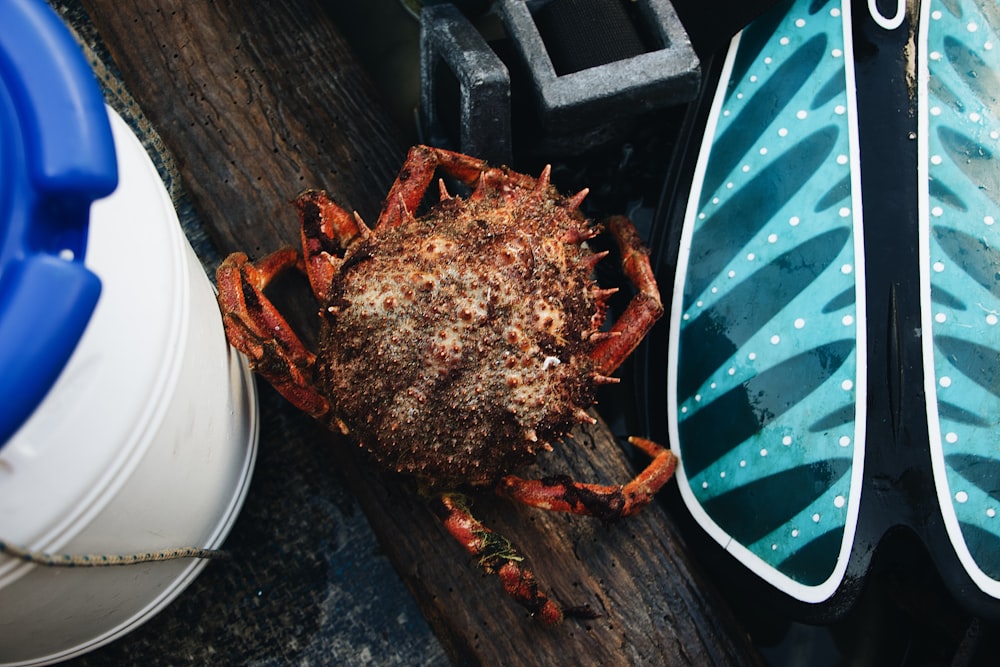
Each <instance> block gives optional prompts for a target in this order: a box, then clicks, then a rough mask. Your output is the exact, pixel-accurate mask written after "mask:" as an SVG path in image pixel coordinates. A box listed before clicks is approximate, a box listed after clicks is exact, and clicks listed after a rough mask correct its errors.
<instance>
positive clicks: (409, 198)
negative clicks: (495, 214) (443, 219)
mask: <svg viewBox="0 0 1000 667" xmlns="http://www.w3.org/2000/svg"><path fill="white" fill-rule="evenodd" d="M438 169H441V171H443V172H444V173H446V174H448V175H450V176H452V177H454V178H457V179H458V180H459V181H461V182H463V183H465V184H466V185H467V186H469V187H472V186H474V185H476V184H477V182H479V180H480V179H482V180H484V181H488V182H499V181H500V180H503V181H504V182H506V183H508V184H510V185H514V186H517V187H522V188H534V187H535V186H536V185H537V181H536V179H533V178H531V177H529V176H526V175H524V174H519V173H517V172H513V171H510V170H509V169H506V168H502V167H501V168H494V167H490V166H489V164H487V163H486V162H485V161H483V160H480V159H477V158H474V157H470V156H468V155H463V154H462V153H455V152H454V151H449V150H445V149H443V148H434V147H433V146H414V147H413V148H411V149H410V152H409V154H408V155H407V156H406V162H405V163H404V164H403V167H402V169H400V171H399V176H397V177H396V181H395V182H394V183H393V184H392V187H391V188H389V194H388V196H386V198H385V205H384V207H383V208H382V213H381V214H380V215H379V220H378V224H377V225H376V226H375V228H376V230H378V229H379V228H380V227H383V226H386V227H394V226H396V225H398V224H400V223H401V222H402V221H403V220H405V219H407V217H408V216H410V215H412V213H413V212H414V211H416V210H417V207H418V206H420V202H421V200H422V199H423V198H424V193H426V192H427V188H428V187H429V186H430V184H431V181H432V180H433V178H434V174H435V172H436V171H437V170H438ZM545 183H546V184H547V183H548V181H547V180H546V181H545Z"/></svg>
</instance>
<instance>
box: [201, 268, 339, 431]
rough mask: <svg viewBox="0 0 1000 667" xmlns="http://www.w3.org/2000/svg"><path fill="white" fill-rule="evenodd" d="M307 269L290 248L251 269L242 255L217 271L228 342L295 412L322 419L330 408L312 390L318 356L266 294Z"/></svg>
mask: <svg viewBox="0 0 1000 667" xmlns="http://www.w3.org/2000/svg"><path fill="white" fill-rule="evenodd" d="M292 268H297V269H299V270H302V268H303V267H302V259H301V257H300V256H299V254H298V252H296V251H295V250H291V249H285V250H279V251H277V252H275V253H273V254H271V255H268V256H267V257H265V258H263V259H262V260H260V261H259V262H258V263H257V264H256V265H255V264H251V263H250V262H249V261H248V259H247V256H246V255H245V254H243V253H241V252H238V253H233V254H232V255H230V256H229V257H227V258H226V259H225V261H224V262H222V264H220V265H219V268H218V270H217V272H216V279H217V282H218V287H219V306H220V309H221V310H222V323H223V326H224V327H225V330H226V337H227V338H228V339H229V342H230V343H232V345H233V347H235V348H236V349H238V350H239V351H240V352H242V353H243V354H245V355H246V356H247V357H248V359H249V362H250V367H251V368H252V369H253V370H255V371H257V372H258V373H260V374H261V375H262V376H263V377H264V378H265V379H267V381H268V382H270V383H271V384H272V385H273V386H274V388H275V389H276V390H277V391H278V393H280V394H281V395H282V396H284V397H285V398H286V399H288V400H289V401H290V402H291V403H292V404H293V405H294V406H295V407H297V408H299V409H300V410H303V411H304V412H306V413H308V414H310V415H312V416H313V417H321V416H323V415H325V414H327V413H328V412H329V410H330V406H329V404H328V403H327V401H326V399H325V398H324V397H323V396H322V395H321V394H319V393H318V392H317V391H316V389H315V388H314V387H313V385H312V369H313V364H314V363H315V361H316V356H315V355H314V354H313V353H312V352H310V351H309V350H307V349H306V347H305V346H304V345H303V344H302V341H300V340H299V338H298V336H296V335H295V333H294V332H293V331H292V328H291V327H290V326H289V325H288V322H286V321H285V318H284V317H282V316H281V314H280V313H279V312H278V310H277V308H275V307H274V304H272V303H271V301H270V300H269V299H268V298H267V297H266V296H265V295H264V289H265V288H266V287H267V285H268V283H270V282H271V280H272V279H273V278H274V277H275V276H277V275H278V274H280V273H282V272H283V271H286V270H288V269H292Z"/></svg>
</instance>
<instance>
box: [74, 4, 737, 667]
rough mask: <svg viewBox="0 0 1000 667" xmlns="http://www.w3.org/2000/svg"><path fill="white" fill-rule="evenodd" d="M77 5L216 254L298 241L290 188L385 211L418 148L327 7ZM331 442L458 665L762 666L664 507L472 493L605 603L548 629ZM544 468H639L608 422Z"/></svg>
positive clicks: (599, 473) (537, 563) (525, 543)
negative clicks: (627, 515) (568, 509)
mask: <svg viewBox="0 0 1000 667" xmlns="http://www.w3.org/2000/svg"><path fill="white" fill-rule="evenodd" d="M83 5H84V7H85V8H86V10H87V12H88V14H89V15H90V18H91V20H92V21H93V23H94V25H95V26H96V28H97V29H98V31H99V33H100V35H101V38H102V39H103V41H104V43H105V44H106V45H107V47H108V49H109V50H110V52H111V54H112V55H113V57H114V60H115V63H116V64H117V66H118V68H119V69H120V70H121V73H122V77H123V79H124V81H125V83H126V85H127V87H128V88H129V90H130V91H131V93H132V94H133V95H134V96H135V98H136V99H137V101H138V103H139V105H140V106H141V107H142V108H143V110H144V112H145V113H146V115H147V117H148V118H149V119H150V121H151V122H152V124H153V126H154V127H155V128H156V129H157V130H158V131H159V132H160V134H161V136H162V137H163V140H164V142H165V144H166V145H167V147H168V148H169V149H170V150H171V151H172V153H173V155H174V157H175V160H176V162H177V165H178V168H179V171H180V174H181V177H182V181H183V184H184V187H185V188H186V189H187V191H188V192H189V193H190V195H191V197H192V199H193V200H194V204H195V206H196V208H197V209H198V211H199V212H200V214H201V215H202V217H203V219H204V220H205V222H206V225H207V226H208V227H209V230H210V232H211V233H212V235H213V237H214V239H215V241H216V243H217V245H218V247H219V250H220V251H222V252H223V253H226V252H230V251H233V250H244V251H246V252H248V253H249V254H251V255H252V256H260V255H261V254H263V253H266V252H268V251H271V250H274V249H276V248H278V247H280V246H282V245H287V244H295V243H296V242H297V228H296V222H295V218H294V215H293V214H292V212H291V210H290V208H289V206H288V200H289V199H290V198H291V197H293V196H294V195H295V194H296V193H297V191H299V190H301V189H304V188H306V187H322V188H325V189H327V190H328V191H330V192H331V193H332V194H333V195H334V197H335V198H337V199H338V201H340V202H342V203H345V204H348V205H351V206H354V207H356V208H357V209H358V210H359V211H360V212H361V213H362V214H363V215H364V216H365V217H366V218H367V219H369V220H371V221H374V219H375V217H376V215H377V212H378V210H379V208H380V205H381V198H382V196H383V195H384V193H385V192H386V190H387V189H388V185H389V184H390V183H391V181H392V179H393V177H394V175H395V172H396V170H397V169H398V167H399V165H400V164H401V163H402V159H403V156H404V154H405V149H406V147H405V145H404V143H403V141H402V139H401V136H402V135H401V133H400V132H399V131H398V129H397V128H394V127H393V126H392V123H391V121H390V120H388V117H387V115H386V113H385V112H384V110H383V109H382V107H381V106H380V103H379V102H378V100H377V95H376V94H375V93H374V91H373V88H372V85H371V84H370V82H369V81H368V79H367V77H366V76H365V73H364V72H363V71H362V70H361V68H360V67H359V66H358V64H357V63H356V61H355V60H354V58H353V57H352V55H351V53H350V52H349V51H348V49H347V47H346V46H345V43H344V41H343V39H342V38H341V37H340V35H339V34H338V33H337V30H336V28H335V26H334V25H333V24H332V23H331V21H330V19H329V17H328V15H327V13H326V12H325V11H324V10H323V8H322V7H321V6H320V5H319V4H317V3H316V2H314V1H312V0H282V1H280V2H271V3H255V2H250V3H246V2H237V1H236V0H217V1H216V2H206V1H198V2H185V1H182V0H84V2H83ZM300 303H302V302H300ZM310 308H314V306H311V305H305V306H301V309H302V310H303V311H305V312H307V311H308V310H309V309H310ZM289 409H291V408H289ZM263 437H264V438H265V443H264V446H266V438H267V434H264V436H263ZM329 439H330V440H331V441H333V443H332V444H333V445H334V446H336V452H337V454H336V459H337V461H338V465H339V466H341V468H342V470H343V471H344V477H345V478H346V479H347V480H348V484H349V486H350V487H351V489H352V491H353V492H354V493H355V494H356V495H357V496H358V498H359V499H360V501H361V503H362V506H363V507H364V509H365V512H366V514H367V516H368V517H369V519H370V521H371V523H372V526H373V528H374V531H375V533H376V535H378V537H379V540H380V543H381V545H382V547H383V549H384V550H385V551H386V553H387V554H388V555H389V557H390V559H391V560H392V562H393V563H394V564H395V566H396V568H397V570H398V571H399V572H400V574H401V576H402V577H403V579H404V580H405V581H406V583H407V584H408V586H409V587H410V589H411V591H412V593H413V594H414V596H415V598H416V599H417V601H418V603H419V605H420V607H421V609H422V610H423V612H424V613H425V615H426V617H427V618H428V620H429V621H430V623H431V625H432V627H433V628H434V630H435V632H436V633H437V635H438V637H439V638H440V640H441V641H442V643H443V644H444V646H445V647H446V649H447V650H448V652H449V655H450V657H451V658H452V660H454V661H455V662H456V663H460V664H491V665H492V664H505V665H522V664H523V665H529V664H542V663H551V664H622V663H630V664H658V665H688V664H696V665H710V664H715V665H726V664H741V665H742V664H752V663H753V662H755V657H754V654H753V652H752V649H750V648H749V645H748V642H747V641H746V638H745V637H744V636H743V635H742V634H741V632H740V631H739V630H738V628H736V626H735V625H734V623H733V622H732V620H731V617H730V616H729V614H728V612H727V610H726V608H725V606H724V605H723V603H722V602H721V601H720V599H719V597H718V595H717V594H716V593H715V592H714V591H713V589H712V588H711V586H710V585H708V584H706V583H705V582H704V581H703V580H702V579H701V577H700V575H699V574H698V572H697V571H696V568H695V567H694V566H693V565H692V563H691V562H690V561H689V560H688V558H687V556H686V555H685V553H684V551H683V548H682V545H681V542H680V540H679V539H678V537H677V535H676V532H675V529H674V527H673V525H672V523H671V521H670V518H669V517H668V516H667V515H666V513H665V511H664V509H663V507H662V506H661V505H659V504H654V505H653V506H651V507H650V508H649V509H648V510H647V511H645V512H643V513H641V514H640V515H639V516H638V517H636V518H634V519H630V520H627V521H623V522H620V523H616V524H613V525H604V524H602V523H601V522H599V521H596V520H593V519H587V518H581V517H572V516H565V515H558V514H549V513H545V512H540V511H537V510H531V509H528V508H523V507H514V506H512V505H510V504H507V503H504V502H501V501H499V500H498V499H495V498H492V497H486V498H482V499H479V500H477V504H476V507H475V509H476V512H477V514H478V515H479V516H480V517H481V518H482V519H483V520H484V521H485V522H487V523H488V525H491V526H492V527H494V528H496V529H497V530H499V531H500V532H502V533H504V534H506V535H508V536H509V537H511V538H512V539H513V541H514V542H515V543H516V544H517V545H518V547H520V549H521V550H522V551H523V552H524V553H525V554H526V555H527V557H528V559H529V562H530V564H531V566H532V568H533V569H534V570H535V572H536V574H537V575H538V577H539V579H540V581H541V582H542V584H543V585H544V586H545V587H546V589H547V590H548V591H550V592H552V594H553V595H554V596H555V597H556V598H557V599H559V600H561V601H563V602H565V603H567V604H571V605H578V604H589V605H590V606H591V607H592V608H594V609H595V610H597V611H599V612H600V614H601V616H600V617H599V618H597V619H595V620H592V621H586V622H581V621H569V622H566V623H564V624H563V625H562V626H560V627H557V628H554V629H551V628H549V629H546V628H542V627H540V626H539V625H537V624H535V623H533V622H531V621H530V620H528V619H527V618H525V614H524V612H523V611H522V610H521V609H520V608H519V607H517V606H515V605H514V604H513V603H511V602H510V601H509V600H508V599H507V598H506V596H505V595H504V594H503V592H502V590H501V589H500V586H499V584H498V583H497V582H496V581H495V580H493V579H490V578H484V576H483V575H481V574H480V573H479V572H478V570H477V569H476V567H475V564H474V563H472V562H470V559H469V558H468V557H467V556H465V554H464V551H462V550H461V549H460V548H459V547H458V545H456V544H454V543H453V542H452V540H451V539H450V538H449V537H448V536H447V535H446V533H445V532H444V530H443V528H442V527H441V526H440V524H439V523H438V522H437V520H436V519H435V518H434V517H433V516H432V515H431V513H430V512H429V511H428V509H427V508H426V507H425V506H424V504H423V503H422V501H421V500H420V498H419V497H418V496H417V495H416V493H414V492H413V491H412V490H411V489H410V488H409V485H408V484H406V483H405V482H402V483H401V481H400V480H398V479H396V478H387V477H385V476H383V475H381V474H379V473H377V472H374V471H372V470H371V469H370V468H369V467H368V466H367V465H366V464H365V463H364V461H361V460H360V459H361V457H360V456H359V454H358V452H357V448H356V447H355V446H353V445H351V444H350V443H345V442H343V441H341V439H340V438H338V437H337V436H334V435H333V434H330V436H329ZM317 446H321V445H320V444H319V443H318V444H317ZM540 468H541V471H540V472H539V474H542V473H543V472H553V473H555V472H558V473H567V474H569V475H571V476H573V477H575V478H578V479H581V480H586V481H594V482H614V483H620V482H624V481H626V480H627V479H628V478H629V477H630V476H631V475H632V474H634V472H633V470H634V466H633V465H632V464H631V462H630V461H629V460H628V458H627V457H626V456H625V454H624V452H623V450H622V448H621V447H620V446H619V445H618V444H617V443H616V442H615V439H614V438H613V436H612V435H611V433H610V431H609V429H608V428H607V426H605V425H604V424H598V425H597V426H595V427H593V428H587V429H583V430H580V431H579V432H578V433H577V437H576V438H575V439H574V440H571V441H569V443H568V444H567V445H565V446H562V447H559V448H557V450H556V452H554V453H553V454H552V455H550V456H547V457H545V460H544V461H543V462H541V463H540Z"/></svg>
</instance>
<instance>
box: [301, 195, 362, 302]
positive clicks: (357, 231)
mask: <svg viewBox="0 0 1000 667" xmlns="http://www.w3.org/2000/svg"><path fill="white" fill-rule="evenodd" d="M295 208H296V210H297V211H298V212H299V223H300V224H301V227H302V232H301V233H302V248H303V252H304V254H305V265H306V276H307V277H308V278H309V285H310V286H311V287H312V291H313V294H315V295H316V298H317V299H319V300H320V301H321V302H326V301H328V300H329V289H330V285H331V284H333V277H334V275H336V273H337V269H338V268H339V267H340V265H341V263H342V262H343V257H344V255H345V253H347V251H349V250H350V249H351V247H352V246H353V245H354V244H355V243H356V242H358V241H359V240H363V239H366V238H368V236H369V235H370V234H371V231H370V230H369V229H368V227H367V226H366V225H365V224H364V222H362V221H361V218H360V217H358V215H357V214H356V213H355V214H354V215H351V214H350V213H348V212H347V211H345V210H344V209H342V208H340V207H339V206H337V205H336V204H335V203H334V202H333V201H332V200H331V199H330V197H329V196H328V195H327V194H326V192H324V191H322V190H306V191H305V192H303V193H302V194H300V195H299V196H298V197H296V199H295Z"/></svg>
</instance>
